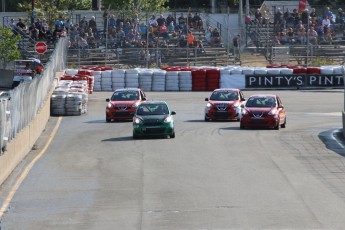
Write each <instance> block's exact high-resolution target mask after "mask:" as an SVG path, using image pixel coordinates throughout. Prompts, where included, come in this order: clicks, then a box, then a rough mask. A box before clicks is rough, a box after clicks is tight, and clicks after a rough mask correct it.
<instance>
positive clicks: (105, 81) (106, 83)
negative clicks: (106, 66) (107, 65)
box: [101, 70, 113, 91]
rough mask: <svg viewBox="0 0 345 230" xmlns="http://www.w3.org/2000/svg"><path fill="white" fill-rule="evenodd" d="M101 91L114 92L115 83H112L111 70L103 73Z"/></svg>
mask: <svg viewBox="0 0 345 230" xmlns="http://www.w3.org/2000/svg"><path fill="white" fill-rule="evenodd" d="M101 90H102V91H112V90H113V83H112V82H111V70H105V71H102V78H101Z"/></svg>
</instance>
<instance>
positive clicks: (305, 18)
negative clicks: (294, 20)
mask: <svg viewBox="0 0 345 230" xmlns="http://www.w3.org/2000/svg"><path fill="white" fill-rule="evenodd" d="M301 20H302V24H303V25H304V26H307V25H308V21H309V10H308V9H305V10H303V12H302V14H301Z"/></svg>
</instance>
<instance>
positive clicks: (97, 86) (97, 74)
mask: <svg viewBox="0 0 345 230" xmlns="http://www.w3.org/2000/svg"><path fill="white" fill-rule="evenodd" d="M92 75H93V77H94V83H93V91H102V87H101V81H102V71H93V73H92Z"/></svg>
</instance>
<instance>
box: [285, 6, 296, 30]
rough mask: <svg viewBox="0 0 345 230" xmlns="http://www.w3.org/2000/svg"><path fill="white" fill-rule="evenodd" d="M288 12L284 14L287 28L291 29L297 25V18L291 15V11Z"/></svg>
mask: <svg viewBox="0 0 345 230" xmlns="http://www.w3.org/2000/svg"><path fill="white" fill-rule="evenodd" d="M287 12H288V13H287ZM287 12H285V13H284V20H285V24H286V27H287V28H289V27H292V26H295V25H296V24H295V18H294V17H293V15H292V14H291V13H290V11H289V9H288V10H287Z"/></svg>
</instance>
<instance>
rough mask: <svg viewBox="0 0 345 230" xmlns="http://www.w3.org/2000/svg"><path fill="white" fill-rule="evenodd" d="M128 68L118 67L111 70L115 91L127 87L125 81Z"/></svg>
mask: <svg viewBox="0 0 345 230" xmlns="http://www.w3.org/2000/svg"><path fill="white" fill-rule="evenodd" d="M125 76H126V70H124V69H116V70H112V71H111V81H112V83H113V85H112V88H113V91H115V90H117V89H122V88H125V87H126V83H125Z"/></svg>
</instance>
